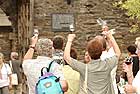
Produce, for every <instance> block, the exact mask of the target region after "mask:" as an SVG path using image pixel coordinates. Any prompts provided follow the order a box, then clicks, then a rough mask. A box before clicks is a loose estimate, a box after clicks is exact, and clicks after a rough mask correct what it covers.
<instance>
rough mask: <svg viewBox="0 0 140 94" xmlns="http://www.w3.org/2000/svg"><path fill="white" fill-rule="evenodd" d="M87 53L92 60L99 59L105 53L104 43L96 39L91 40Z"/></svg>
mask: <svg viewBox="0 0 140 94" xmlns="http://www.w3.org/2000/svg"><path fill="white" fill-rule="evenodd" d="M87 51H88V53H89V56H90V57H91V59H99V58H100V56H101V54H102V51H103V44H102V42H101V41H99V40H98V39H96V38H94V39H92V40H90V41H89V42H88V45H87Z"/></svg>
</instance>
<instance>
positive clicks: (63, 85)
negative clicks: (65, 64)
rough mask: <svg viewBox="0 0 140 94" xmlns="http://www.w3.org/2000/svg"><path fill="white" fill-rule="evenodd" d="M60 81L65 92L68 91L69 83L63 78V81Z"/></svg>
mask: <svg viewBox="0 0 140 94" xmlns="http://www.w3.org/2000/svg"><path fill="white" fill-rule="evenodd" d="M60 83H61V87H62V90H63V91H64V92H67V90H68V83H67V81H66V80H63V81H60Z"/></svg>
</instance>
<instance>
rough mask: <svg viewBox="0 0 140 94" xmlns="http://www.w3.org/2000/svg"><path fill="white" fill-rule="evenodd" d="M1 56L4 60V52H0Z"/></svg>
mask: <svg viewBox="0 0 140 94" xmlns="http://www.w3.org/2000/svg"><path fill="white" fill-rule="evenodd" d="M0 57H1V58H2V59H3V61H4V55H3V53H0Z"/></svg>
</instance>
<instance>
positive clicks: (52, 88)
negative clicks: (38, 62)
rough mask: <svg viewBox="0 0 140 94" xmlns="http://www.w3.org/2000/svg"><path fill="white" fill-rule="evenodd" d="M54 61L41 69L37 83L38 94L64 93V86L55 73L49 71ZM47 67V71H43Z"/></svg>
mask: <svg viewBox="0 0 140 94" xmlns="http://www.w3.org/2000/svg"><path fill="white" fill-rule="evenodd" d="M53 62H54V61H52V62H51V63H50V64H49V67H48V68H47V67H43V68H42V69H41V77H39V80H38V82H37V84H36V94H63V90H62V87H61V85H60V82H59V78H60V77H59V78H57V77H56V76H55V75H54V74H53V73H51V72H49V71H50V67H51V65H52V63H53ZM44 69H46V70H47V72H46V73H43V70H44Z"/></svg>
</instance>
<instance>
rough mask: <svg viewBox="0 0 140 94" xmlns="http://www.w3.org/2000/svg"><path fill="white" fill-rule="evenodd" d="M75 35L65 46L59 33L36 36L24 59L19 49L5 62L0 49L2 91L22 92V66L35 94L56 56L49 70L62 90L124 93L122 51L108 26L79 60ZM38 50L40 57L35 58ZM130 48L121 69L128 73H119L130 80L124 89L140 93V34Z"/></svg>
mask: <svg viewBox="0 0 140 94" xmlns="http://www.w3.org/2000/svg"><path fill="white" fill-rule="evenodd" d="M75 37H76V34H69V35H68V37H67V42H66V46H64V38H63V37H62V36H59V35H57V36H55V37H54V38H53V39H52V40H51V39H48V38H40V39H38V36H33V37H32V38H31V44H30V45H29V49H28V51H27V53H26V54H25V56H24V58H23V62H22V61H20V60H18V53H17V52H11V56H10V57H11V60H9V61H8V62H7V63H5V61H4V55H3V54H2V53H0V94H23V90H22V87H23V82H22V69H23V72H24V75H25V76H26V78H27V86H28V93H27V94H36V83H37V82H38V79H39V77H40V75H41V69H42V68H43V67H49V64H50V62H52V61H53V60H54V62H52V66H51V68H50V71H51V72H52V73H53V74H54V75H55V76H56V77H57V78H59V82H60V85H61V88H62V91H63V94H122V90H120V88H119V86H118V85H119V82H116V70H117V67H118V62H119V58H120V56H121V51H120V48H119V46H118V44H117V42H116V40H115V38H114V37H113V35H112V34H111V32H108V27H104V29H103V32H102V36H101V35H98V36H95V37H94V38H92V39H91V40H90V41H88V43H87V46H86V49H85V57H84V59H83V60H80V61H79V60H78V59H77V57H78V55H77V50H76V48H74V47H71V46H72V44H73V41H74V38H75ZM35 50H36V53H37V57H36V58H33V56H34V53H35ZM127 50H128V54H129V56H128V58H127V59H128V60H124V62H123V70H122V71H123V72H124V73H125V74H124V75H123V76H120V78H121V79H123V80H124V81H125V82H127V84H124V86H123V87H122V88H123V93H124V94H140V70H139V69H140V65H139V61H140V38H136V42H135V45H130V46H128V47H127ZM127 61H128V62H129V63H127ZM13 78H15V79H16V78H17V79H16V80H15V79H14V80H13ZM25 94H26V93H25Z"/></svg>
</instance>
